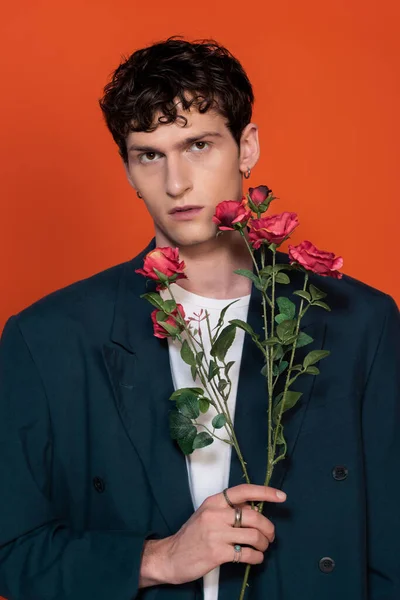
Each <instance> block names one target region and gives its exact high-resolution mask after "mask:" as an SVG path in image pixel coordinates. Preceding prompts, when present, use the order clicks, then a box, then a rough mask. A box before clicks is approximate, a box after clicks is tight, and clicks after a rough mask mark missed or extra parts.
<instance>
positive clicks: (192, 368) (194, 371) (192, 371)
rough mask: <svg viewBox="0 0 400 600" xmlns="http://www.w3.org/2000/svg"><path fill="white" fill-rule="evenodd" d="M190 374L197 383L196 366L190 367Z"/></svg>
mask: <svg viewBox="0 0 400 600" xmlns="http://www.w3.org/2000/svg"><path fill="white" fill-rule="evenodd" d="M190 372H191V374H192V379H193V381H196V377H197V367H195V366H194V365H192V366H191V367H190Z"/></svg>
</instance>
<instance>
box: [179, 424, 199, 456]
mask: <svg viewBox="0 0 400 600" xmlns="http://www.w3.org/2000/svg"><path fill="white" fill-rule="evenodd" d="M196 435H197V429H196V427H195V426H194V425H193V429H192V430H191V431H190V432H189V433H188V434H187V435H185V437H183V438H179V439H178V440H177V441H178V445H179V447H180V449H181V450H182V452H183V454H185V455H188V454H191V453H192V452H193V441H194V438H195V437H196Z"/></svg>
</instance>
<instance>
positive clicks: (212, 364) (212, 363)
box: [207, 360, 219, 381]
mask: <svg viewBox="0 0 400 600" xmlns="http://www.w3.org/2000/svg"><path fill="white" fill-rule="evenodd" d="M218 372H219V367H218V365H217V363H216V362H215V360H210V365H209V369H208V375H207V379H208V381H211V379H212V378H213V377H215V376H216V374H217V373H218Z"/></svg>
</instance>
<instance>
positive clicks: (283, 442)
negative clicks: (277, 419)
mask: <svg viewBox="0 0 400 600" xmlns="http://www.w3.org/2000/svg"><path fill="white" fill-rule="evenodd" d="M276 443H277V445H278V446H282V445H284V446H286V440H285V437H284V435H283V425H282V423H279V427H278V432H277V434H276ZM285 452H286V448H285Z"/></svg>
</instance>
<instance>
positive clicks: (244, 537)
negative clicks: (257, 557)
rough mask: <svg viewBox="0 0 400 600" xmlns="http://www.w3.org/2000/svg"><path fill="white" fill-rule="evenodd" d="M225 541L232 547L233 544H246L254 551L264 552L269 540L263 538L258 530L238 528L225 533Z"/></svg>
mask: <svg viewBox="0 0 400 600" xmlns="http://www.w3.org/2000/svg"><path fill="white" fill-rule="evenodd" d="M225 535H226V538H225V540H226V541H227V542H229V543H231V544H233V545H235V544H241V545H242V544H246V545H247V546H252V547H253V548H254V549H255V550H259V551H260V552H265V551H266V549H267V548H268V546H269V539H268V538H266V537H265V535H263V534H262V533H261V531H259V530H258V529H252V528H249V527H243V529H242V528H241V527H238V528H237V529H233V528H232V529H231V530H230V531H228V532H226V534H225Z"/></svg>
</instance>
